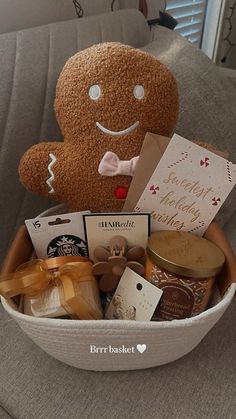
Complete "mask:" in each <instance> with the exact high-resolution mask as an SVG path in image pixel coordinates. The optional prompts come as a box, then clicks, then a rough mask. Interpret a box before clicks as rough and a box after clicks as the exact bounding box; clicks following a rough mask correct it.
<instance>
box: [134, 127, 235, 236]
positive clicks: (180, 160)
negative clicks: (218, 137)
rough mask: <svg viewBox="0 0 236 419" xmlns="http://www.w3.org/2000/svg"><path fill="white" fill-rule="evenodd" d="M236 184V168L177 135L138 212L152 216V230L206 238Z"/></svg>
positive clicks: (158, 167)
mask: <svg viewBox="0 0 236 419" xmlns="http://www.w3.org/2000/svg"><path fill="white" fill-rule="evenodd" d="M235 182H236V165H235V164H233V163H231V162H229V161H228V160H226V159H224V158H223V157H220V156H218V155H216V154H214V153H212V152H210V151H208V150H206V149H205V148H203V147H200V146H199V145H197V144H194V143H192V142H191V141H188V140H186V139H185V138H182V137H180V136H179V135H177V134H175V135H174V136H173V137H172V139H171V141H170V143H169V145H168V147H167V149H166V151H165V153H164V154H163V157H162V158H161V160H160V162H159V164H158V165H157V167H156V169H155V171H154V173H153V175H152V176H151V178H150V180H149V182H148V184H147V186H146V188H145V190H144V192H143V194H142V195H141V197H140V199H139V201H138V203H137V205H136V207H135V211H137V212H140V211H141V212H143V211H150V212H151V230H152V231H156V230H181V231H188V232H191V233H194V234H198V235H203V234H204V232H205V231H206V229H207V227H208V226H209V224H210V223H211V221H212V220H213V218H214V217H215V216H216V214H217V212H218V211H219V209H220V208H221V206H222V204H223V203H224V201H225V199H226V198H227V196H228V195H229V193H230V192H231V190H232V189H233V187H234V185H235Z"/></svg>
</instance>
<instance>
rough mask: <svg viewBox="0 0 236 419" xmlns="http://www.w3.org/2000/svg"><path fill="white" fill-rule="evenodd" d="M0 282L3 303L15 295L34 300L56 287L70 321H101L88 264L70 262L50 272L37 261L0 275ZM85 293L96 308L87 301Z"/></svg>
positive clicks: (96, 293)
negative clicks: (91, 299) (26, 296)
mask: <svg viewBox="0 0 236 419" xmlns="http://www.w3.org/2000/svg"><path fill="white" fill-rule="evenodd" d="M58 259H59V258H58ZM0 280H1V282H0V295H2V296H3V297H4V298H6V299H9V298H12V297H15V296H16V295H28V296H35V295H37V294H40V293H42V292H43V291H45V290H46V289H48V288H50V287H53V286H54V287H55V286H56V287H58V291H59V296H60V302H61V305H62V307H63V308H64V309H65V310H66V312H67V313H68V314H69V315H70V316H71V317H72V318H78V319H86V320H87V319H100V318H102V313H101V310H99V304H96V303H97V301H99V291H98V284H97V281H96V279H95V278H94V276H93V274H92V263H91V262H69V263H65V264H64V265H62V266H60V267H59V268H58V269H56V270H55V269H54V270H51V271H50V270H48V266H47V263H46V261H43V260H40V259H36V260H32V261H30V262H27V263H26V264H24V265H21V266H20V267H19V268H18V269H17V271H16V272H15V273H13V274H6V275H2V276H1V277H0ZM85 283H87V284H89V287H88V285H86V289H85V288H84V289H83V286H82V284H85ZM88 290H89V291H90V297H91V296H92V298H93V297H94V303H95V304H91V301H88V299H87V298H86V296H87V294H88ZM85 291H86V292H85Z"/></svg>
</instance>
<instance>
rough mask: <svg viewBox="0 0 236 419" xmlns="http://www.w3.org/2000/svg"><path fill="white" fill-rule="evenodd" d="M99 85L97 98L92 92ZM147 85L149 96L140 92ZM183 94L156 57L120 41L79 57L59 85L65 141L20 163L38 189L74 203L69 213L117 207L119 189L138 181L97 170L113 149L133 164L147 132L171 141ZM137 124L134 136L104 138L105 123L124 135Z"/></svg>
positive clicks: (57, 105)
mask: <svg viewBox="0 0 236 419" xmlns="http://www.w3.org/2000/svg"><path fill="white" fill-rule="evenodd" d="M93 85H99V86H100V88H101V96H100V98H99V99H98V100H92V99H91V98H90V97H89V94H88V93H89V88H90V87H91V86H93ZM136 85H142V86H143V87H144V90H145V95H144V98H143V99H137V98H135V96H134V94H133V89H134V87H135V86H136ZM178 107H179V102H178V91H177V85H176V81H175V79H174V77H173V76H172V74H171V72H170V71H169V70H168V69H167V67H166V66H164V65H163V64H161V63H160V62H159V61H158V60H157V59H156V58H154V57H153V56H151V55H149V54H147V53H145V52H142V51H140V50H137V49H134V48H132V47H129V46H126V45H122V44H119V43H105V44H98V45H95V46H93V47H91V48H88V49H86V50H84V51H82V52H79V53H78V54H76V55H74V56H73V57H72V58H70V59H69V60H68V62H67V63H66V65H65V67H64V69H63V71H62V73H61V75H60V77H59V80H58V84H57V92H56V100H55V110H56V115H57V119H58V122H59V125H60V128H61V131H62V133H63V136H64V143H56V142H51V143H44V144H39V145H35V146H33V147H32V148H31V149H30V150H28V151H27V152H26V153H25V155H24V156H23V158H22V159H21V163H20V167H19V173H20V178H21V181H22V183H23V184H24V185H25V186H26V188H27V189H28V190H30V191H32V192H36V193H39V194H43V195H46V196H48V197H50V198H52V199H55V200H60V201H63V202H65V203H66V204H68V206H69V208H70V209H73V210H74V209H80V210H83V209H91V210H93V211H99V210H105V209H108V210H118V209H121V208H122V206H123V202H121V201H118V200H116V199H115V197H114V190H115V189H116V188H117V187H118V186H122V187H129V184H130V182H131V177H127V176H115V177H104V176H101V175H99V173H98V166H99V163H100V161H101V159H102V157H103V155H104V154H105V152H106V151H113V152H115V153H116V154H117V155H118V156H119V158H120V159H122V160H126V159H130V158H132V157H134V156H137V155H139V152H140V149H141V146H142V142H143V139H144V136H145V133H146V132H147V131H150V132H154V133H158V134H161V135H165V136H169V135H170V134H171V132H172V131H173V129H174V127H175V124H176V122H177V117H178ZM136 121H139V122H140V124H139V126H138V127H137V128H135V129H134V130H133V131H132V132H130V133H129V134H127V135H121V136H113V135H108V134H105V133H103V132H102V131H101V130H100V129H99V128H98V127H97V126H96V122H99V123H100V124H102V125H103V126H104V127H106V128H108V129H109V130H112V131H121V130H124V129H126V128H128V127H130V126H131V125H133V124H134V123H135V122H136ZM49 153H53V154H54V155H55V156H56V159H57V161H56V163H55V164H54V165H53V173H54V175H55V180H54V181H53V183H52V185H53V188H54V189H55V193H54V194H49V187H48V185H47V184H46V181H47V179H48V178H49V177H50V175H49V172H48V164H49V163H50V157H49Z"/></svg>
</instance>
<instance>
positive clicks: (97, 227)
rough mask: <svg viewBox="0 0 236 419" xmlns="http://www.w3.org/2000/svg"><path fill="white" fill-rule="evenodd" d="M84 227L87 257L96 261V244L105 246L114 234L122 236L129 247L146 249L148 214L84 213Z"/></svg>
mask: <svg viewBox="0 0 236 419" xmlns="http://www.w3.org/2000/svg"><path fill="white" fill-rule="evenodd" d="M84 227H85V237H86V242H87V244H88V252H89V258H90V259H91V260H92V261H93V262H97V260H96V258H95V256H94V250H95V249H96V247H98V246H104V247H107V246H108V245H109V241H110V239H111V238H112V237H114V236H123V237H124V238H125V239H126V240H127V242H128V246H129V247H132V246H141V247H143V248H144V249H146V246H147V241H148V236H149V234H150V214H148V213H145V214H137V213H135V212H134V213H111V214H106V213H104V214H86V215H84Z"/></svg>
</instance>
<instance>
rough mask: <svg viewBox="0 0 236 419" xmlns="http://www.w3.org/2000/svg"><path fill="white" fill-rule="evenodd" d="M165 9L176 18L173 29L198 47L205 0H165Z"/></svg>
mask: <svg viewBox="0 0 236 419" xmlns="http://www.w3.org/2000/svg"><path fill="white" fill-rule="evenodd" d="M166 3H167V5H166V11H167V12H168V13H169V14H170V15H172V16H173V17H174V18H175V19H177V20H178V22H179V23H178V25H177V26H176V28H175V30H176V31H177V32H178V33H179V34H180V35H182V36H184V37H185V38H187V39H188V40H189V41H190V42H192V43H193V44H196V45H197V46H199V47H200V45H201V38H202V32H203V25H204V18H205V12H206V3H207V0H167V2H166Z"/></svg>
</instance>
